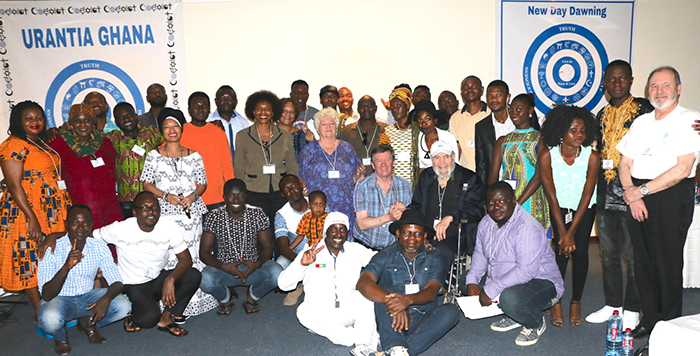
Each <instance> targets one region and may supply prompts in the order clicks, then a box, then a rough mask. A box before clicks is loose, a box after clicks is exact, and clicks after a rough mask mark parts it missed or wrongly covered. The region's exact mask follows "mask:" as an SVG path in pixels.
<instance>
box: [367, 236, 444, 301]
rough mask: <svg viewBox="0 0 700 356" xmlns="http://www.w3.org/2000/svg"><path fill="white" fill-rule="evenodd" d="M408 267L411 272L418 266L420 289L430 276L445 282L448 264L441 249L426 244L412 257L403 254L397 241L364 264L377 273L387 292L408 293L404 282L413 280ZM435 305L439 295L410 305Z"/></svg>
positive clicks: (416, 270) (417, 282) (380, 284)
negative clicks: (431, 299) (424, 302)
mask: <svg viewBox="0 0 700 356" xmlns="http://www.w3.org/2000/svg"><path fill="white" fill-rule="evenodd" d="M414 264H415V267H414ZM409 267H410V268H411V273H413V271H414V268H415V276H414V277H413V283H416V284H418V286H419V287H420V290H421V291H422V290H423V289H424V288H425V284H426V283H428V281H430V280H433V281H436V282H438V283H439V284H440V286H442V285H443V283H444V282H445V274H446V273H447V264H446V263H445V260H444V258H443V257H442V255H441V254H440V252H439V251H438V250H427V249H426V248H425V247H421V249H420V251H418V254H417V255H416V257H415V258H414V259H413V261H411V260H409V259H408V258H407V257H405V256H404V255H403V253H402V252H401V245H400V244H399V243H395V244H393V245H391V246H389V247H387V248H385V249H383V250H381V251H379V253H377V254H376V255H374V257H372V260H370V261H369V264H367V267H365V271H367V272H370V273H372V274H373V275H374V276H375V277H377V279H378V285H379V286H380V287H381V288H382V289H384V290H385V291H387V292H388V293H401V294H405V286H406V285H407V284H410V283H411V278H410V275H409V270H408V268H409ZM435 307H437V298H436V299H435V300H433V301H432V302H430V303H428V304H425V305H413V306H411V308H416V309H418V310H420V311H425V310H429V309H432V308H435Z"/></svg>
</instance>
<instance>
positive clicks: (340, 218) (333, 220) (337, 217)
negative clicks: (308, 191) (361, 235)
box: [323, 211, 350, 237]
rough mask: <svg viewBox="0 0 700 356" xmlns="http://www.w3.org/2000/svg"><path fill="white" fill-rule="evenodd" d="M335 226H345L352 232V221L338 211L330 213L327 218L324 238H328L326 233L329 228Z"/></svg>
mask: <svg viewBox="0 0 700 356" xmlns="http://www.w3.org/2000/svg"><path fill="white" fill-rule="evenodd" d="M335 224H343V225H345V228H346V229H348V230H350V219H348V216H347V215H345V214H343V213H339V212H337V211H333V212H330V213H328V215H327V216H326V222H325V223H324V224H323V236H324V237H325V236H326V232H327V231H328V228H330V227H331V225H335Z"/></svg>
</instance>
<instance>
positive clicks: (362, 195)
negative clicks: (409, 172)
mask: <svg viewBox="0 0 700 356" xmlns="http://www.w3.org/2000/svg"><path fill="white" fill-rule="evenodd" d="M412 194H413V193H412V192H411V183H409V182H408V181H407V180H405V179H403V178H401V177H399V176H396V175H393V176H392V184H391V187H390V188H389V190H388V191H387V194H386V195H384V192H383V191H382V188H380V187H379V184H378V183H377V176H376V174H374V173H373V174H371V175H369V176H368V177H367V178H365V179H363V180H361V181H360V182H359V183H357V185H356V186H355V195H354V205H355V211H356V212H360V211H364V210H367V214H368V216H369V217H371V218H375V217H378V216H381V215H384V214H386V213H388V212H389V209H390V208H391V206H392V205H394V203H395V202H396V201H400V202H402V203H404V204H406V206H408V205H409V204H411V196H412ZM389 225H390V224H389V223H386V224H384V225H382V226H379V227H376V228H374V229H370V230H364V231H360V227H359V224H355V226H354V229H353V235H354V237H355V239H357V240H359V241H362V242H363V243H364V244H365V245H366V246H369V247H370V248H373V249H383V248H385V247H387V246H389V245H391V244H393V243H394V242H395V241H396V237H394V235H392V234H391V233H389Z"/></svg>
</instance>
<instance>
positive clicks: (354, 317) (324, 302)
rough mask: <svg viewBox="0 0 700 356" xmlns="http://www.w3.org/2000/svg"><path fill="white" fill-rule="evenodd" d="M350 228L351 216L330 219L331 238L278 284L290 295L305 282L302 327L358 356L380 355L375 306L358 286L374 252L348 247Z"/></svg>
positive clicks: (293, 265) (335, 214) (350, 244)
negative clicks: (350, 348)
mask: <svg viewBox="0 0 700 356" xmlns="http://www.w3.org/2000/svg"><path fill="white" fill-rule="evenodd" d="M349 225H350V222H349V219H348V217H347V215H345V214H343V213H339V212H331V213H329V214H328V216H327V217H326V221H325V223H324V226H323V233H324V236H325V238H324V239H323V240H322V241H319V242H317V243H316V244H315V245H313V246H311V247H310V248H308V249H307V250H306V251H304V252H302V253H299V254H298V255H297V257H296V258H295V259H294V261H293V262H292V263H291V264H290V265H289V267H287V269H285V270H284V271H282V273H281V274H280V276H279V278H278V280H277V283H278V285H279V287H280V289H282V290H285V291H286V290H293V289H294V288H296V286H297V283H298V282H299V281H303V284H304V292H305V293H306V296H305V297H304V302H303V303H301V305H299V308H297V318H299V322H300V323H301V325H303V326H304V327H306V328H308V329H309V331H311V332H313V333H315V334H318V335H321V336H324V337H326V338H328V339H329V340H330V341H332V342H333V343H335V344H339V345H345V346H352V345H355V347H354V348H353V349H352V350H351V351H350V354H351V355H353V356H366V355H369V354H370V353H371V352H374V351H376V346H377V344H378V341H379V340H378V338H379V336H378V335H377V331H376V330H377V327H376V325H375V322H374V307H373V305H372V302H370V301H369V300H367V299H366V298H365V297H363V296H362V294H360V292H358V291H357V290H356V289H355V285H356V284H357V280H358V278H359V277H360V272H362V268H363V267H365V266H366V265H367V263H369V261H370V259H371V258H372V256H374V251H372V250H370V249H368V248H366V247H364V246H362V245H360V244H358V243H355V242H347V240H348V228H349ZM324 250H325V251H324Z"/></svg>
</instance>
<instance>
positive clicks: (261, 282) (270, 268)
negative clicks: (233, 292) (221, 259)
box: [199, 260, 282, 303]
mask: <svg viewBox="0 0 700 356" xmlns="http://www.w3.org/2000/svg"><path fill="white" fill-rule="evenodd" d="M238 269H239V270H241V271H246V270H248V267H247V266H246V265H244V264H242V263H241V264H240V265H238ZM280 273H282V267H281V266H280V265H279V264H278V263H277V262H275V261H273V260H268V261H267V262H265V263H263V265H262V266H260V268H258V269H256V270H255V271H253V273H252V274H251V275H250V276H248V278H247V279H246V281H245V283H243V281H241V279H240V278H238V277H234V276H233V275H231V274H228V273H226V272H224V271H222V270H220V269H218V268H215V267H212V266H206V267H204V270H203V271H202V283H201V284H200V285H199V288H200V289H202V290H203V291H204V292H206V293H209V294H211V295H213V296H214V298H216V299H217V300H218V301H219V302H222V303H226V302H228V299H229V291H228V288H226V287H236V286H250V296H251V297H252V298H253V300H260V298H262V297H264V296H265V295H266V294H267V293H269V292H270V291H271V290H273V289H275V288H276V287H277V277H279V275H280Z"/></svg>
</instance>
